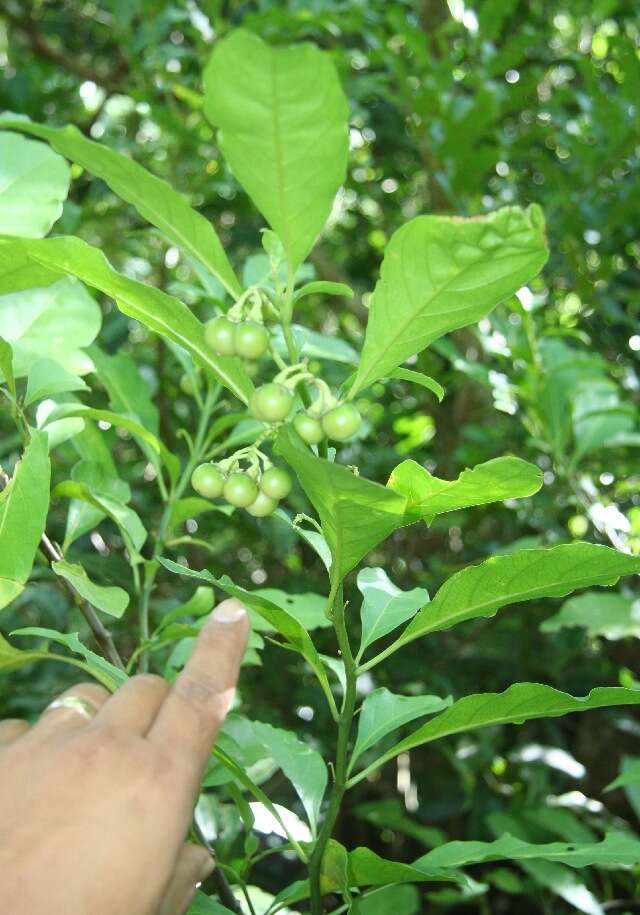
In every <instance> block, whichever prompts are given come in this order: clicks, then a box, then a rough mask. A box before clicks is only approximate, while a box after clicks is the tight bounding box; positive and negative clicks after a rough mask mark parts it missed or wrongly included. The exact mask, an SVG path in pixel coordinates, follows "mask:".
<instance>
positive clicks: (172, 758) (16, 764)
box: [0, 599, 249, 915]
mask: <svg viewBox="0 0 640 915" xmlns="http://www.w3.org/2000/svg"><path fill="white" fill-rule="evenodd" d="M248 627H249V624H248V617H247V614H246V612H245V610H244V608H243V607H242V605H241V604H240V602H239V601H237V600H235V599H230V600H225V601H223V602H222V603H221V604H220V605H219V606H218V607H216V609H215V610H214V612H213V614H212V617H211V619H210V620H209V621H208V622H207V623H206V625H205V626H204V628H203V629H202V632H201V633H200V636H199V638H198V641H197V644H196V647H195V650H194V652H193V655H192V656H191V658H190V660H189V662H188V663H187V665H186V666H185V668H184V670H183V671H182V673H181V674H180V676H179V677H178V678H177V680H176V681H175V683H174V684H173V686H171V687H170V686H169V684H168V683H166V682H165V680H163V679H162V678H161V677H157V676H153V675H141V676H136V677H132V678H131V679H130V680H129V681H128V682H127V683H126V684H125V685H124V686H122V687H121V688H120V689H119V690H118V691H117V692H116V693H115V694H114V695H113V696H111V695H110V694H109V693H108V692H107V690H106V689H104V688H103V687H101V686H98V685H97V684H94V683H82V684H79V685H78V686H74V687H73V688H71V689H70V690H68V691H67V693H65V694H63V697H64V696H70V695H71V696H74V697H78V698H80V699H82V700H85V701H86V702H89V703H90V704H91V705H92V706H93V707H94V708H95V710H96V714H95V716H94V717H91V718H90V719H89V717H88V716H87V715H84V714H83V713H82V710H78V709H77V708H70V707H65V706H60V705H58V707H56V708H50V709H48V710H46V711H45V713H44V714H43V715H42V717H41V718H40V720H39V721H38V722H37V723H36V724H35V725H34V726H33V727H29V726H28V725H27V723H26V722H23V721H3V722H0V911H2V912H11V913H12V915H49V913H56V915H58V913H60V915H62V913H64V915H181V913H182V912H184V911H185V910H186V908H188V905H189V902H190V901H191V897H192V895H193V893H194V891H195V885H196V883H197V882H199V881H200V880H202V879H204V877H205V876H207V875H208V873H210V871H211V859H210V856H209V854H208V853H207V852H206V850H205V849H203V848H200V847H198V846H195V845H190V844H185V836H186V834H187V830H188V827H189V823H190V820H191V817H192V814H193V806H194V803H195V800H196V798H197V795H198V790H199V785H200V780H201V777H202V772H203V769H204V767H205V764H206V761H207V757H208V755H209V752H210V750H211V745H212V743H213V741H214V740H215V737H216V735H217V733H218V730H219V729H220V726H221V724H222V722H223V720H224V717H225V715H226V713H227V711H228V709H229V706H230V704H231V701H232V698H233V691H234V687H235V684H236V680H237V677H238V671H239V667H240V662H241V659H242V655H243V653H244V649H245V645H246V640H247V633H248ZM63 697H62V698H63Z"/></svg>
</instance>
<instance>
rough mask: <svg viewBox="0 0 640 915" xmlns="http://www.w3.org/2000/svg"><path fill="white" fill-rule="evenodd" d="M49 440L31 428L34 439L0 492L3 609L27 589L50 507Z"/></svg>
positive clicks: (0, 557) (0, 552)
mask: <svg viewBox="0 0 640 915" xmlns="http://www.w3.org/2000/svg"><path fill="white" fill-rule="evenodd" d="M50 479H51V465H50V463H49V452H48V441H47V436H46V434H45V433H44V432H38V431H36V430H32V431H31V441H30V442H29V444H28V445H27V447H26V448H25V451H24V454H23V456H22V459H21V460H20V461H19V462H18V463H17V464H16V468H15V471H14V474H13V477H12V478H11V480H10V481H9V483H8V484H7V485H6V486H5V488H4V489H3V490H2V492H0V609H2V607H6V605H7V604H9V603H11V601H12V600H14V598H16V597H17V596H18V595H19V594H20V593H21V592H22V591H23V590H24V585H25V583H26V581H27V579H28V578H29V575H30V574H31V568H32V566H33V561H34V559H35V555H36V552H37V550H38V545H39V543H40V538H41V537H42V534H43V532H44V528H45V523H46V520H47V511H48V509H49V482H50Z"/></svg>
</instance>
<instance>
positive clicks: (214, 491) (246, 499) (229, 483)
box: [191, 464, 291, 518]
mask: <svg viewBox="0 0 640 915" xmlns="http://www.w3.org/2000/svg"><path fill="white" fill-rule="evenodd" d="M191 485H192V486H193V488H194V489H195V491H196V492H197V493H199V494H200V495H201V496H203V497H204V498H205V499H218V498H219V497H220V496H222V498H223V499H224V500H225V501H226V502H228V503H229V505H233V506H234V507H235V508H244V509H246V510H247V511H248V512H249V514H250V515H253V517H254V518H265V517H266V516H267V515H270V514H271V513H272V512H273V511H275V509H276V508H277V507H278V503H279V502H280V500H281V499H284V498H285V497H286V496H288V495H289V493H290V492H291V477H290V476H289V474H288V473H287V471H286V470H283V469H282V468H281V467H268V468H267V469H266V470H263V472H262V473H261V474H260V476H259V477H258V478H257V479H256V478H255V477H254V476H253V475H251V474H250V473H247V472H245V471H242V470H234V471H232V472H231V473H228V474H227V473H225V472H224V470H223V469H221V468H220V467H217V466H216V465H215V464H200V466H199V467H196V469H195V470H194V471H193V474H192V476H191Z"/></svg>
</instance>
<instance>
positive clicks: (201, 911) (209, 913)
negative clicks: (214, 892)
mask: <svg viewBox="0 0 640 915" xmlns="http://www.w3.org/2000/svg"><path fill="white" fill-rule="evenodd" d="M186 915H233V912H232V911H231V909H228V908H227V907H226V906H224V905H221V904H220V903H219V902H218V901H217V900H215V899H213V898H212V897H211V896H205V894H204V893H202V892H201V891H200V890H198V891H197V893H196V894H195V896H194V897H193V901H192V903H191V905H190V906H189V908H188V909H187V913H186Z"/></svg>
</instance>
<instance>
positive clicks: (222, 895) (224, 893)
mask: <svg viewBox="0 0 640 915" xmlns="http://www.w3.org/2000/svg"><path fill="white" fill-rule="evenodd" d="M192 828H193V831H194V832H195V834H196V836H197V837H198V840H199V841H200V842H201V844H202V845H203V846H204V848H206V849H207V851H208V852H209V854H210V855H211V857H212V858H213V860H214V861H215V862H216V869H215V870H214V872H213V873H212V874H211V878H210V879H211V881H212V883H213V885H214V886H215V890H216V893H217V895H218V898H219V899H220V902H221V903H222V904H223V905H224V906H226V907H227V908H228V909H229V911H230V912H234V913H236V915H244V913H243V909H242V906H241V905H240V903H239V902H238V900H237V899H236V897H235V895H234V893H233V891H232V889H231V887H230V886H229V882H228V880H227V878H226V876H225V875H224V873H223V871H222V869H221V868H220V867H218V864H217V859H216V852H215V849H214V848H213V846H212V845H211V844H210V843H209V840H208V839H207V837H206V836H205V834H204V833H203V831H202V829H201V828H200V824H199V823H198V821H197V819H196V818H195V816H194V818H193V821H192Z"/></svg>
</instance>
